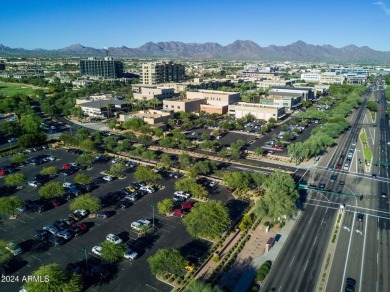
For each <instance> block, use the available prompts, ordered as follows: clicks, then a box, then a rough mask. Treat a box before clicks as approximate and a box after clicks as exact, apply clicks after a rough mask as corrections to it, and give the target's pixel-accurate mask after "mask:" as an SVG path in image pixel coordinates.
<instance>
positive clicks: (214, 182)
mask: <svg viewBox="0 0 390 292" xmlns="http://www.w3.org/2000/svg"><path fill="white" fill-rule="evenodd" d="M217 184H218V183H217V182H216V181H211V182H210V184H209V186H210V187H212V188H213V187H215V186H216V185H217Z"/></svg>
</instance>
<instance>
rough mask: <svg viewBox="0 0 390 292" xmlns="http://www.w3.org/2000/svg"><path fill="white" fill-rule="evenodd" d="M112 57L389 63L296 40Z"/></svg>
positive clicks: (375, 55) (176, 44)
mask: <svg viewBox="0 0 390 292" xmlns="http://www.w3.org/2000/svg"><path fill="white" fill-rule="evenodd" d="M0 52H1V54H2V55H13V56H17V55H18V54H19V55H23V56H26V55H34V56H47V55H54V56H55V55H57V56H60V55H67V56H100V57H102V56H105V55H106V51H105V50H104V49H102V48H99V49H96V48H92V47H86V46H84V45H82V44H79V43H76V44H72V45H70V46H68V47H65V48H62V49H58V50H43V49H35V50H25V49H19V48H18V49H13V48H9V47H7V46H5V45H3V44H0ZM108 52H109V55H110V56H113V57H132V58H138V57H141V58H142V57H154V58H171V59H172V58H175V59H178V58H188V59H194V58H195V59H202V58H204V59H235V60H240V59H241V60H269V61H273V60H275V61H276V60H277V61H287V60H289V61H321V62H323V61H329V62H359V63H363V62H367V63H370V62H371V63H372V62H380V63H389V62H390V61H389V60H390V52H380V51H375V50H373V49H371V48H369V47H367V46H364V47H357V46H356V45H348V46H345V47H342V48H335V47H333V46H331V45H329V44H325V45H312V44H307V43H306V42H304V41H302V40H298V41H296V42H294V43H292V44H289V45H286V46H276V45H269V46H267V47H261V46H259V45H258V44H257V43H255V42H253V41H251V40H236V41H234V42H232V43H231V44H228V45H226V46H222V45H220V44H219V43H215V42H206V43H183V42H180V41H168V42H157V43H155V42H147V43H145V44H143V45H142V46H140V47H138V48H128V47H126V46H121V47H109V48H108Z"/></svg>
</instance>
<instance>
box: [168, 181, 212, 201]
mask: <svg viewBox="0 0 390 292" xmlns="http://www.w3.org/2000/svg"><path fill="white" fill-rule="evenodd" d="M175 189H176V190H178V191H183V192H189V193H191V194H192V195H196V196H198V197H206V196H207V194H208V192H207V190H206V189H205V188H204V187H203V186H202V185H200V184H198V183H197V182H196V181H195V179H193V178H191V177H183V178H182V179H180V180H178V181H177V182H176V183H175Z"/></svg>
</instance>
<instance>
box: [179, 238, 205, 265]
mask: <svg viewBox="0 0 390 292" xmlns="http://www.w3.org/2000/svg"><path fill="white" fill-rule="evenodd" d="M210 248H211V243H210V242H208V241H205V240H201V239H194V240H191V241H190V242H188V243H187V244H185V245H183V246H182V247H181V248H180V253H181V254H182V256H183V257H184V258H186V259H188V260H190V261H191V262H193V263H195V264H196V263H197V262H198V261H200V260H201V259H202V258H203V257H204V256H205V255H206V254H207V252H208V251H209V249H210Z"/></svg>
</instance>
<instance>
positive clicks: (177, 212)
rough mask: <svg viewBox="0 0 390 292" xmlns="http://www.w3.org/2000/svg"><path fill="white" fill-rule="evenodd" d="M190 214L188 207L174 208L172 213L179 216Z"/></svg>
mask: <svg viewBox="0 0 390 292" xmlns="http://www.w3.org/2000/svg"><path fill="white" fill-rule="evenodd" d="M187 214H188V210H187V209H174V210H172V215H174V216H177V217H181V218H182V217H185V216H186V215H187Z"/></svg>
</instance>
